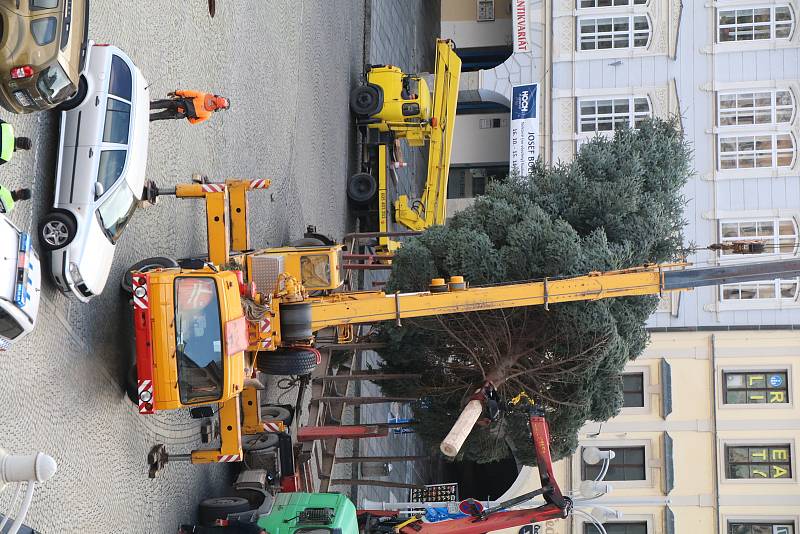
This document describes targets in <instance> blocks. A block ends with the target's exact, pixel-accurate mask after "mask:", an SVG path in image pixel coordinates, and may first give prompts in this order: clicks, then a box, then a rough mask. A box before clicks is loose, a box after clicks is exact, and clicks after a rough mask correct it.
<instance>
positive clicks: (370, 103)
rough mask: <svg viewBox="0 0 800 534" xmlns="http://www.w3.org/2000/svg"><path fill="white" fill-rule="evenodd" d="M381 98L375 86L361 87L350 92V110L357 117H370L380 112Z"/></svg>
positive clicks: (378, 89) (379, 91)
mask: <svg viewBox="0 0 800 534" xmlns="http://www.w3.org/2000/svg"><path fill="white" fill-rule="evenodd" d="M382 100H383V98H382V96H381V90H380V88H378V87H377V86H375V85H372V84H368V85H361V86H359V87H356V88H355V89H353V90H352V91H351V92H350V109H351V110H353V113H355V114H356V115H358V116H361V117H371V116H372V115H375V114H376V113H378V112H379V111H380V110H381V106H382V105H383V102H382Z"/></svg>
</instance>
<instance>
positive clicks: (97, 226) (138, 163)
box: [39, 43, 150, 302]
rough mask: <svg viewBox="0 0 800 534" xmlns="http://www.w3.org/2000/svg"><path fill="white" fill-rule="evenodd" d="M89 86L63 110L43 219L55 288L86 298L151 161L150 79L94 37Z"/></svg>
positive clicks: (97, 287) (97, 288)
mask: <svg viewBox="0 0 800 534" xmlns="http://www.w3.org/2000/svg"><path fill="white" fill-rule="evenodd" d="M88 54H89V58H88V60H87V63H86V70H85V71H84V72H83V74H82V76H83V77H84V78H85V79H86V92H85V94H84V96H83V99H82V100H79V101H77V102H75V103H74V104H72V105H74V107H73V108H72V109H68V110H66V111H63V112H62V113H61V138H60V150H59V154H58V168H57V170H56V190H55V201H54V203H53V209H52V210H51V211H50V213H48V214H47V215H46V216H44V217H43V218H42V220H41V221H40V223H39V242H40V244H41V246H42V248H43V249H45V250H48V251H50V252H51V266H52V267H51V269H52V274H53V278H54V279H55V281H56V284H57V285H58V287H59V288H60V289H61V290H62V291H64V292H69V291H72V292H73V293H74V294H75V295H76V296H77V297H78V299H80V300H81V301H83V302H88V301H89V299H91V298H92V297H94V296H95V295H99V294H100V293H101V292H102V291H103V288H104V287H105V285H106V280H107V279H108V275H109V272H110V270H111V262H112V260H113V259H114V246H115V244H116V242H117V240H118V239H119V238H120V235H121V234H122V231H123V230H124V228H125V225H126V224H127V223H128V221H129V220H130V218H131V216H132V215H133V212H134V211H135V210H136V206H137V205H138V203H139V200H141V198H142V195H143V190H144V184H145V167H146V166H147V138H148V135H149V129H150V117H149V113H150V94H149V92H148V89H147V85H148V84H147V80H145V78H144V76H142V73H141V72H140V71H139V69H138V68H136V66H135V65H134V64H133V62H132V61H131V60H130V58H128V56H127V55H125V53H123V52H122V51H121V50H120V49H118V48H116V47H113V46H109V45H98V44H94V43H92V45H91V46H90V49H89V52H88Z"/></svg>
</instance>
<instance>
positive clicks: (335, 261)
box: [233, 245, 344, 294]
mask: <svg viewBox="0 0 800 534" xmlns="http://www.w3.org/2000/svg"><path fill="white" fill-rule="evenodd" d="M343 251H344V247H343V246H342V245H331V246H328V245H320V246H303V247H278V248H268V249H264V250H260V251H256V252H250V253H247V254H242V255H241V256H238V260H239V262H240V263H241V264H242V265H246V266H247V273H248V276H247V278H248V280H251V281H253V282H255V284H256V287H257V289H258V291H259V292H261V293H265V294H266V293H272V292H274V290H275V284H276V283H277V281H278V276H279V275H280V274H281V273H287V274H289V275H291V276H293V277H294V278H295V279H296V280H298V281H300V282H301V283H302V284H303V286H304V287H305V288H306V290H307V291H309V292H320V291H322V292H329V291H333V290H335V289H338V288H339V287H341V286H342V284H343V283H344V268H343V264H344V262H343V260H342V254H343ZM233 259H234V260H236V259H237V257H236V256H234V257H233Z"/></svg>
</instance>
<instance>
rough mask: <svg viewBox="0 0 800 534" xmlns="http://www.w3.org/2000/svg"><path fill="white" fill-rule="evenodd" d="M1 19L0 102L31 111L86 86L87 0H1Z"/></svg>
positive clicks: (59, 101) (52, 104) (58, 101)
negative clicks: (81, 81) (82, 81)
mask: <svg viewBox="0 0 800 534" xmlns="http://www.w3.org/2000/svg"><path fill="white" fill-rule="evenodd" d="M0 19H1V22H2V30H3V31H2V38H0V105H2V106H3V107H4V108H6V109H8V110H9V111H13V112H14V113H30V112H32V111H41V110H45V109H50V108H53V107H55V106H57V105H59V104H62V103H64V102H65V101H69V99H70V98H71V97H73V96H74V95H76V93H78V92H79V90H81V89H82V87H83V90H84V91H85V87H86V84H85V83H83V84H81V83H80V81H79V80H80V73H81V71H82V70H83V65H84V61H85V59H86V50H87V44H88V40H87V27H88V23H89V1H88V0H0ZM81 86H82V87H81ZM80 100H81V99H80V98H76V99H74V101H75V102H76V103H78V102H80ZM69 104H70V103H69V102H67V104H65V105H66V106H69Z"/></svg>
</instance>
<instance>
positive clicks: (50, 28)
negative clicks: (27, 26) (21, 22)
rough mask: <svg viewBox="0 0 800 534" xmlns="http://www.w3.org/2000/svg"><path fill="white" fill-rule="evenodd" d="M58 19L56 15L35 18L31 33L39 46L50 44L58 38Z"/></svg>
mask: <svg viewBox="0 0 800 534" xmlns="http://www.w3.org/2000/svg"><path fill="white" fill-rule="evenodd" d="M57 27H58V20H56V18H55V17H44V18H40V19H33V21H32V22H31V35H32V36H33V40H34V41H36V44H38V45H39V46H44V45H46V44H50V43H52V42H53V40H55V38H56V28H57Z"/></svg>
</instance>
